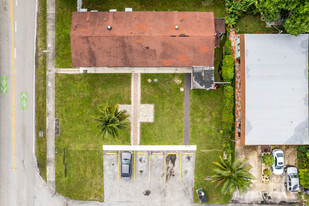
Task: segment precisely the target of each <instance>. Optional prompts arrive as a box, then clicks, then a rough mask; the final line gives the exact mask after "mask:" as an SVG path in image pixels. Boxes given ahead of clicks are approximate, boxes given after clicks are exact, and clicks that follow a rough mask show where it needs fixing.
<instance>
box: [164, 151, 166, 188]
mask: <svg viewBox="0 0 309 206" xmlns="http://www.w3.org/2000/svg"><path fill="white" fill-rule="evenodd" d="M164 182H166V151H165V153H164Z"/></svg>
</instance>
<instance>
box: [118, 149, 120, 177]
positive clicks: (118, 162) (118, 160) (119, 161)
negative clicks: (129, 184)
mask: <svg viewBox="0 0 309 206" xmlns="http://www.w3.org/2000/svg"><path fill="white" fill-rule="evenodd" d="M119 163H120V151H118V182H119V167H120V164H119Z"/></svg>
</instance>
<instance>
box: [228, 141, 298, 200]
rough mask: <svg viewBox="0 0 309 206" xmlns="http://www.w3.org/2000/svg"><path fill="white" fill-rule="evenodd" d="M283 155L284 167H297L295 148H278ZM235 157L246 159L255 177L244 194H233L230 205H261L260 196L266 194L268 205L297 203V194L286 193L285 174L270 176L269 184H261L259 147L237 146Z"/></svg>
mask: <svg viewBox="0 0 309 206" xmlns="http://www.w3.org/2000/svg"><path fill="white" fill-rule="evenodd" d="M278 148H279V149H281V150H282V151H283V153H284V161H285V163H284V164H285V166H286V165H294V166H296V165H297V147H296V146H280V147H278ZM236 156H237V157H241V158H247V159H248V163H249V164H251V166H252V169H251V171H250V172H251V173H252V174H253V176H254V177H255V180H253V181H252V183H253V184H252V185H251V188H250V189H249V191H248V192H247V193H246V194H242V195H240V194H239V193H238V192H236V193H234V194H233V197H232V199H231V203H261V201H262V194H263V193H268V195H269V196H271V199H270V200H268V201H267V202H268V203H284V202H288V203H293V202H299V199H298V193H291V192H287V190H286V187H285V186H284V183H285V178H286V177H285V173H283V174H282V175H274V174H272V175H271V177H270V181H269V183H262V182H261V176H262V155H261V147H260V146H237V147H236Z"/></svg>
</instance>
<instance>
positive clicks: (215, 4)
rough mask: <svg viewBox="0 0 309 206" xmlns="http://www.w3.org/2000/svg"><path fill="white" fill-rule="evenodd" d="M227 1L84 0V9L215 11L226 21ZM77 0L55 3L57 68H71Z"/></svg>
mask: <svg viewBox="0 0 309 206" xmlns="http://www.w3.org/2000/svg"><path fill="white" fill-rule="evenodd" d="M224 6H225V3H224V0H203V1H202V0H84V1H83V8H88V9H95V10H99V11H109V9H117V10H118V11H124V8H125V7H130V8H133V10H134V11H153V10H155V11H213V12H214V14H215V16H216V17H224ZM76 8H77V4H76V0H56V42H55V43H56V51H55V67H56V68H71V67H72V58H71V47H70V30H71V20H72V12H74V11H76Z"/></svg>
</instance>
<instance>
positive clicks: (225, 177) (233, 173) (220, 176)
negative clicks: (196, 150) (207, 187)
mask: <svg viewBox="0 0 309 206" xmlns="http://www.w3.org/2000/svg"><path fill="white" fill-rule="evenodd" d="M219 158H220V159H219V161H218V162H213V164H215V165H216V167H215V169H214V170H213V171H214V173H215V174H214V175H213V176H212V180H213V181H212V182H217V185H216V187H218V186H219V185H222V188H221V192H222V193H223V194H229V195H231V194H233V193H234V192H235V191H239V193H241V194H242V193H245V192H247V190H248V188H249V187H250V185H251V184H252V182H251V180H252V179H254V177H253V175H252V174H251V173H250V172H249V170H250V169H251V168H252V167H251V165H249V164H245V163H246V160H242V159H240V158H239V159H237V160H234V159H232V156H231V155H229V157H228V158H227V159H226V160H223V159H222V157H221V156H220V157H219Z"/></svg>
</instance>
